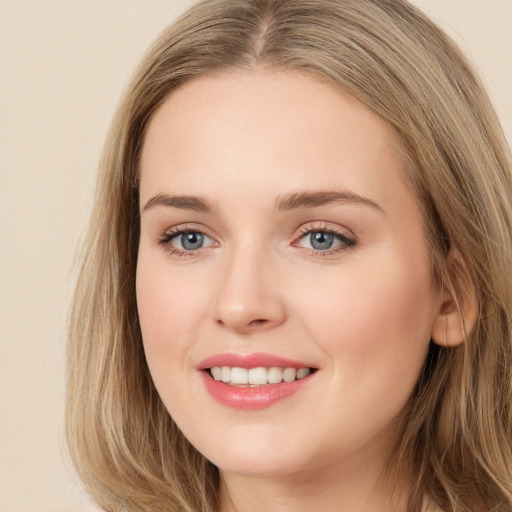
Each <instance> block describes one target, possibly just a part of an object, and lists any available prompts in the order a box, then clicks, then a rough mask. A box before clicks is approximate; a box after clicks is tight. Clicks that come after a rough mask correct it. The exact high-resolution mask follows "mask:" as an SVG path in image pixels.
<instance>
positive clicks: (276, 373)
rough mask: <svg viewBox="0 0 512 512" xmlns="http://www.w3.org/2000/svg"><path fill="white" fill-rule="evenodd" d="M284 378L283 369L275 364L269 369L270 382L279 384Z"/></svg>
mask: <svg viewBox="0 0 512 512" xmlns="http://www.w3.org/2000/svg"><path fill="white" fill-rule="evenodd" d="M282 380H283V370H282V369H281V368H276V367H275V366H274V367H272V368H269V369H268V383H269V384H279V383H280V382H281V381H282Z"/></svg>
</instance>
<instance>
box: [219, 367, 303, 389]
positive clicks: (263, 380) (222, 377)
mask: <svg viewBox="0 0 512 512" xmlns="http://www.w3.org/2000/svg"><path fill="white" fill-rule="evenodd" d="M210 371H211V375H212V377H213V378H214V379H215V380H218V381H222V382H226V383H227V384H231V385H233V386H247V385H249V386H263V385H265V384H279V383H280V382H282V381H284V382H293V381H294V380H298V379H303V378H304V377H307V376H308V375H309V374H310V373H311V370H310V369H309V368H299V369H296V368H279V367H277V366H272V367H271V368H263V367H261V366H259V367H257V368H250V369H249V370H247V369H246V368H239V367H231V366H214V367H212V368H211V369H210Z"/></svg>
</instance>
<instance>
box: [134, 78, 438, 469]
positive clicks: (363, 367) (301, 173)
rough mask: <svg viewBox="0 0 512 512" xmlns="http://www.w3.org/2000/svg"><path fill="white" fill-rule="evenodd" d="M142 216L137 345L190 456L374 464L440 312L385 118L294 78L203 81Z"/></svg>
mask: <svg viewBox="0 0 512 512" xmlns="http://www.w3.org/2000/svg"><path fill="white" fill-rule="evenodd" d="M140 204H141V238H140V248H139V256H138V266H137V303H138V308H139V315H140V324H141V328H142V335H143V340H144V348H145V352H146V356H147V361H148V364H149V368H150V371H151V374H152V376H153V379H154V382H155V386H156V388H157V389H158V392H159V393H160V396H161V398H162V400H163V402H164V404H165V406H166V407H167V409H168V411H169V412H170V414H171V416H172V417H173V418H174V420H175V421H176V423H177V425H178V426H179V427H180V429H181V430H182V431H183V433H184V434H185V436H186V437H187V438H188V439H189V440H190V441H191V443H192V444H193V445H194V446H195V447H196V448H197V449H198V450H199V451H200V452H201V453H203V454H204V455H205V456H206V457H207V458H208V459H210V460H211V461H213V463H214V464H216V465H217V466H219V467H220V468H221V470H222V471H223V472H224V474H238V475H253V476H254V475H257V476H274V477H275V476H277V475H292V474H299V473H301V472H302V473H303V472H307V471H319V470H321V469H322V468H324V469H325V468H328V467H331V468H333V467H339V468H341V467H343V468H345V469H347V468H354V467H355V465H358V464H359V465H361V464H362V465H363V466H362V467H365V468H368V467H369V466H368V464H370V463H371V464H374V465H375V467H380V466H379V465H380V464H382V462H383V460H384V459H385V458H386V457H387V456H388V455H389V450H390V449H391V446H392V443H393V440H394V436H395V435H396V432H397V424H398V418H399V416H400V413H401V412H402V411H403V410H404V406H405V405H406V402H407V400H408V398H409V396H410V394H411V392H412V390H413V388H414V385H415V383H416V381H417V379H418V376H419V373H420V371H421V368H422V364H423V362H424V359H425V355H426V351H427V348H428V344H429V340H430V334H431V329H432V324H433V322H434V318H435V316H436V313H437V311H438V310H439V308H440V302H441V298H440V296H439V295H440V293H439V292H437V291H436V290H435V289H434V287H433V283H432V279H431V259H430V255H429V251H428V249H427V245H426V241H425V235H424V231H423V228H422V219H421V216H420V213H419V208H418V205H417V202H416V200H415V197H414V195H413V194H412V192H411V191H410V189H409V188H408V187H407V186H406V184H405V183H404V180H403V178H402V163H401V160H400V158H399V153H398V151H397V149H396V146H395V145H394V143H393V139H392V136H391V135H390V132H389V130H388V129H387V128H386V126H385V125H384V124H383V122H381V121H380V120H379V118H378V117H376V116H375V115H374V114H373V113H372V112H370V111H369V110H368V109H367V108H366V107H364V106H363V105H361V104H360V103H359V102H357V101H356V100H355V99H353V98H352V97H350V96H348V95H346V94H344V93H341V92H340V91H338V90H336V89H334V88H333V86H330V85H327V84H325V83H323V82H321V81H319V80H318V79H316V78H313V77H311V76H308V75H304V74H300V73H286V72H276V71H273V72H271V71H264V70H253V71H247V72H239V73H233V74H222V75H216V76H211V77H206V78H200V79H196V80H195V81H192V82H190V83H188V84H186V85H184V86H183V87H182V88H180V89H179V90H178V91H176V92H175V93H173V94H172V95H171V96H170V98H169V99H167V100H166V102H165V103H164V104H163V105H162V106H161V107H160V108H159V110H158V111H157V112H156V114H155V116H154V118H153V119H152V121H151V123H150V125H149V128H148V131H147V135H146V138H145V141H144V147H143V152H142V158H141V187H140ZM212 368H214V369H213V370H212ZM217 368H218V369H217ZM212 373H213V375H214V376H212ZM218 379H220V380H218ZM249 379H250V380H249ZM283 379H284V380H283ZM223 380H224V381H226V382H223ZM288 381H289V382H288Z"/></svg>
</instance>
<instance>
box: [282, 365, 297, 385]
mask: <svg viewBox="0 0 512 512" xmlns="http://www.w3.org/2000/svg"><path fill="white" fill-rule="evenodd" d="M295 377H297V370H296V369H295V368H285V370H284V371H283V380H284V381H285V382H293V381H294V380H295Z"/></svg>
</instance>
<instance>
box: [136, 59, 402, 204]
mask: <svg viewBox="0 0 512 512" xmlns="http://www.w3.org/2000/svg"><path fill="white" fill-rule="evenodd" d="M402 168H403V165H402V160H401V157H400V152H399V151H398V150H397V143H396V140H395V138H394V137H393V135H392V133H391V130H390V129H389V128H388V127H387V125H385V123H384V122H382V121H381V120H380V118H379V117H378V116H376V115H375V114H374V113H373V112H371V111H370V110H369V109H368V108H367V107H365V106H364V105H362V104H361V103H360V102H359V101H357V100H356V99H355V98H353V97H352V96H350V95H348V94H346V93H345V92H343V91H341V90H339V89H338V88H336V87H335V86H333V85H331V84H327V83H325V82H324V81H321V80H320V79H318V78H316V77H314V76H311V75H308V74H304V73H299V72H285V71H269V70H261V69H258V70H251V71H243V72H242V71H240V72H235V73H231V74H219V75H214V76H207V77H202V78H199V79H195V80H193V81H191V82H189V83H187V84H186V85H184V86H182V87H181V88H180V89H178V90H177V91H175V92H174V93H173V94H172V95H171V96H170V97H169V98H168V99H167V100H166V101H165V102H164V103H163V104H162V106H161V107H160V108H159V109H158V110H157V112H156V113H155V115H154V116H153V118H152V120H151V122H150V124H149V126H148V130H147V133H146V137H145V142H144V146H143V151H142V158H141V199H142V201H143V200H144V198H147V197H149V196H151V195H154V194H157V193H160V192H162V190H161V189H162V187H163V188H165V187H170V188H173V189H174V188H177V189H179V192H180V193H186V194H201V195H204V194H214V192H215V190H216V189H218V188H219V187H218V186H217V184H218V183H222V184H223V187H222V189H221V190H217V191H218V192H219V193H220V196H222V197H228V195H229V193H231V195H232V197H239V196H240V191H241V190H252V191H253V195H255V194H257V193H259V197H260V198H264V197H266V196H270V195H271V194H274V196H275V195H277V194H279V193H280V191H282V190H283V189H286V190H291V191H293V189H304V188H310V189H311V188H317V189H333V188H338V189H339V188H340V187H343V188H346V189H351V190H353V191H355V192H357V193H363V192H364V194H365V195H367V196H373V198H375V199H377V198H380V199H381V200H383V199H386V200H390V199H392V198H393V197H394V198H395V199H398V196H400V195H404V194H407V193H408V191H406V190H405V188H406V187H405V184H404V180H403V177H402V175H403V172H402ZM409 199H410V198H409Z"/></svg>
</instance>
